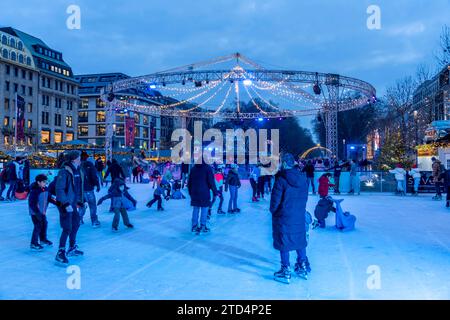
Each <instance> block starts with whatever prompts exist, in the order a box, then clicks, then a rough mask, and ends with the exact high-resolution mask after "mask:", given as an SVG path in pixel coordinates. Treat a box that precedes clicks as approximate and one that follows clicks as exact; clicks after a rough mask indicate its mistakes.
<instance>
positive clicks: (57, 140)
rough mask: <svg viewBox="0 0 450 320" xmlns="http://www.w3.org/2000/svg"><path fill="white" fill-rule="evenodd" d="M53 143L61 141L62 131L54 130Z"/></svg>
mask: <svg viewBox="0 0 450 320" xmlns="http://www.w3.org/2000/svg"><path fill="white" fill-rule="evenodd" d="M54 136H55V143H61V142H62V132H55V135H54Z"/></svg>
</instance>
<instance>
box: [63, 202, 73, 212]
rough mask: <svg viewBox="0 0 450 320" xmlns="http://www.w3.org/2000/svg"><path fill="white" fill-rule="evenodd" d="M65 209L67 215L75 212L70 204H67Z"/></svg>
mask: <svg viewBox="0 0 450 320" xmlns="http://www.w3.org/2000/svg"><path fill="white" fill-rule="evenodd" d="M63 208H64V211H65V212H67V213H72V212H73V208H72V206H71V205H70V203H66V204H65V205H64V207H63Z"/></svg>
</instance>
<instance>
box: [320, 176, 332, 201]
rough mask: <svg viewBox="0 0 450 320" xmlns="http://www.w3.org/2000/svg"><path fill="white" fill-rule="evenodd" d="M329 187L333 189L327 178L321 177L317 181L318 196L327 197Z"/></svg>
mask: <svg viewBox="0 0 450 320" xmlns="http://www.w3.org/2000/svg"><path fill="white" fill-rule="evenodd" d="M329 187H334V184H332V183H330V180H328V177H327V176H321V177H320V179H319V195H320V196H321V197H326V196H328V188H329Z"/></svg>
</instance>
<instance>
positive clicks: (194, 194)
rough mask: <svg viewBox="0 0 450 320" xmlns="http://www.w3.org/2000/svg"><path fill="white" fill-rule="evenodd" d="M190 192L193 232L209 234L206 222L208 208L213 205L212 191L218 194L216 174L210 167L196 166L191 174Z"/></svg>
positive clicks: (203, 164)
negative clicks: (215, 180)
mask: <svg viewBox="0 0 450 320" xmlns="http://www.w3.org/2000/svg"><path fill="white" fill-rule="evenodd" d="M188 191H189V195H190V196H191V206H193V207H194V209H193V212H192V232H197V233H198V232H203V233H206V232H209V229H208V227H207V226H206V220H207V217H208V208H209V206H210V205H211V191H212V192H213V194H214V195H216V194H217V189H216V183H215V182H214V174H213V171H212V168H211V167H210V166H209V165H207V164H205V163H202V164H196V165H194V167H193V168H192V169H191V173H190V174H189V179H188ZM199 211H201V216H200V226H199V223H198V218H199Z"/></svg>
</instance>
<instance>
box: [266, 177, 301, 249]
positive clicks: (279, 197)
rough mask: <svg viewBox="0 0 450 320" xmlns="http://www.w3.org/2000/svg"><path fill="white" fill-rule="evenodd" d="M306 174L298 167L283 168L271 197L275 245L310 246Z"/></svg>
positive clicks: (289, 246) (288, 247)
mask: <svg viewBox="0 0 450 320" xmlns="http://www.w3.org/2000/svg"><path fill="white" fill-rule="evenodd" d="M307 201H308V185H307V183H306V177H305V175H304V174H302V173H301V172H299V171H298V170H297V169H289V170H282V171H280V172H279V173H278V174H277V175H276V178H275V184H274V186H273V189H272V195H271V199H270V212H271V213H272V235H273V247H274V248H275V249H276V250H280V251H281V250H283V251H291V250H300V249H303V248H306V228H305V211H306V202H307Z"/></svg>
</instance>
